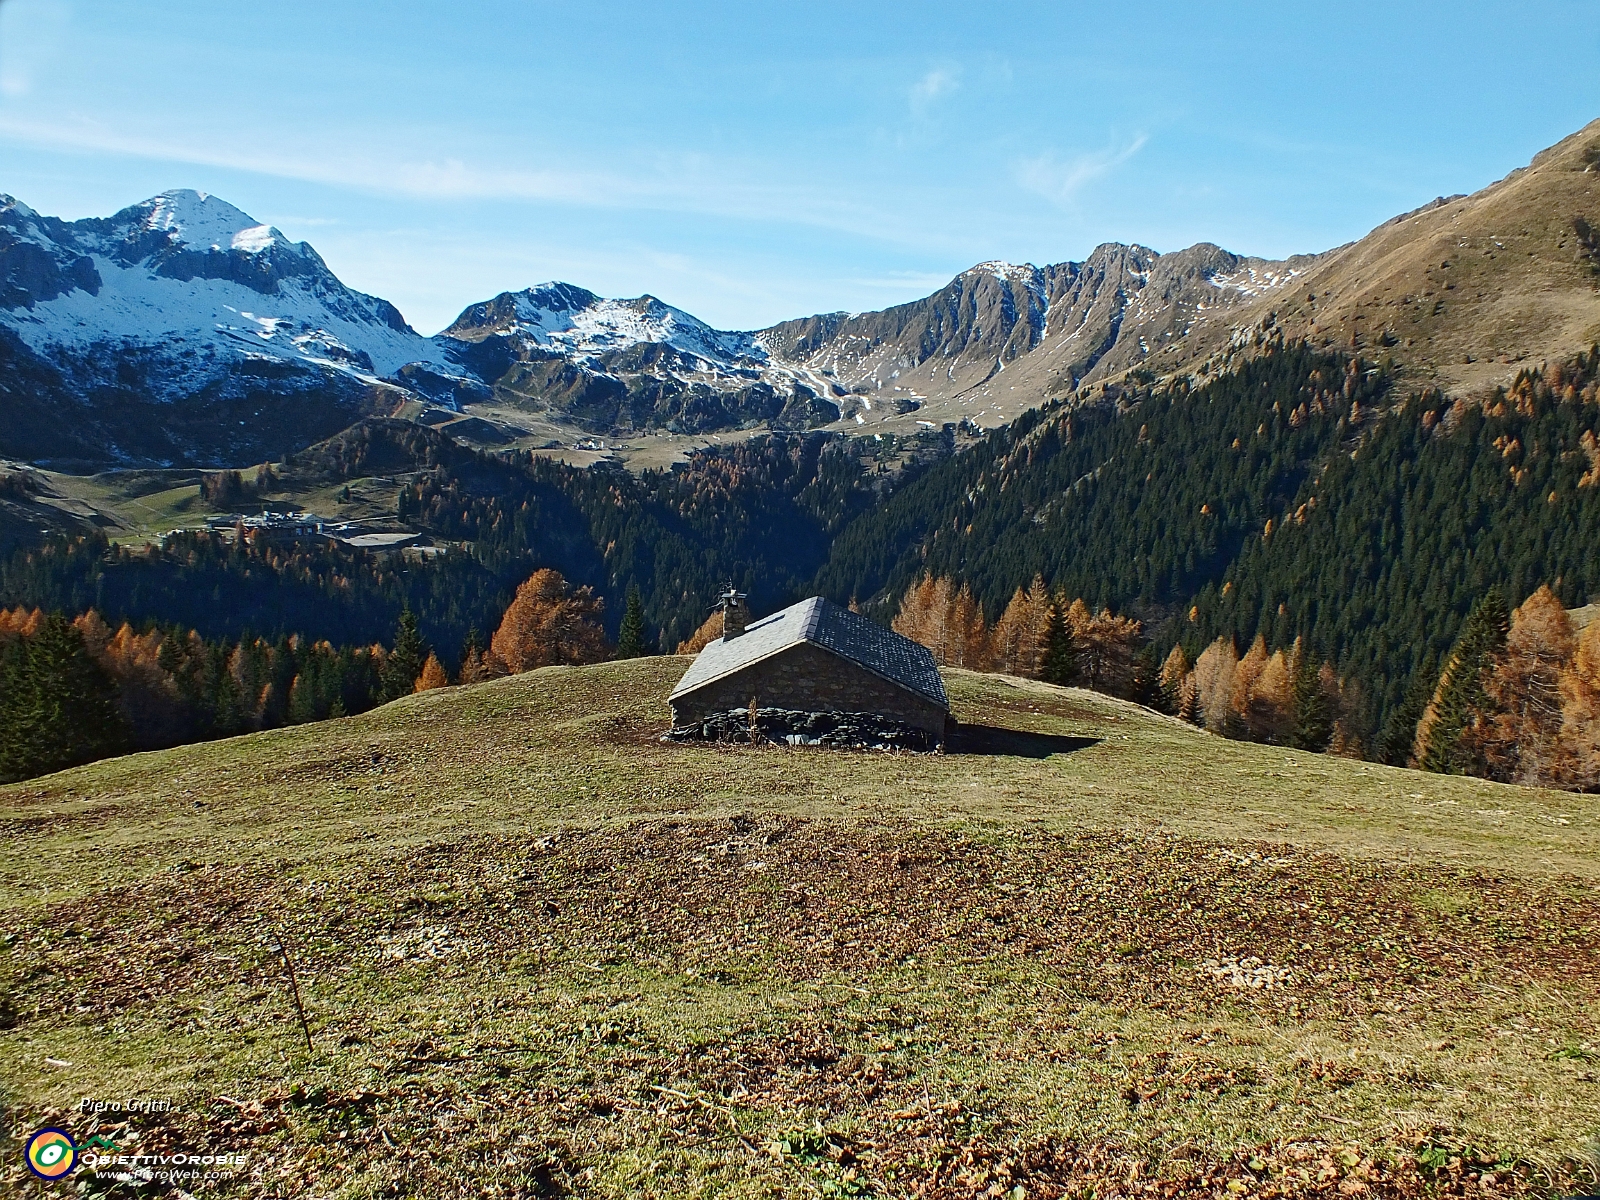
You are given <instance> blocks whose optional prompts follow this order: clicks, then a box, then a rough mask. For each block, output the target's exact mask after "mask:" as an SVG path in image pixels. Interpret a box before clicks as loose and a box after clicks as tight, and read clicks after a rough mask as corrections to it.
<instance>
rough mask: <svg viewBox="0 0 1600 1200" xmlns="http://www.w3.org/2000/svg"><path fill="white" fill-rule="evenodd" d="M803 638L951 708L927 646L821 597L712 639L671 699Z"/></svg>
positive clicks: (788, 646) (796, 644) (742, 667)
mask: <svg viewBox="0 0 1600 1200" xmlns="http://www.w3.org/2000/svg"><path fill="white" fill-rule="evenodd" d="M802 642H811V643H813V644H814V645H818V646H821V647H822V648H823V649H825V650H831V651H833V653H835V654H837V655H839V656H840V657H841V658H845V659H848V660H849V661H851V662H853V663H855V664H856V665H857V666H861V667H865V668H866V669H867V670H869V671H871V672H872V673H873V674H875V675H881V676H883V677H884V678H885V679H887V680H888V681H889V682H890V683H895V684H898V685H900V686H901V687H903V688H905V689H906V690H907V691H910V692H915V693H916V694H917V695H919V696H922V697H924V698H926V699H928V700H931V701H933V703H935V704H937V705H939V707H941V708H944V709H948V708H949V707H950V700H949V698H948V697H946V695H945V694H944V681H943V680H942V679H940V678H939V668H938V666H937V665H936V664H935V663H934V661H933V652H932V651H931V650H929V649H928V648H927V647H926V646H919V645H918V644H917V643H916V642H913V641H912V640H911V639H910V638H908V637H906V636H905V635H904V634H900V633H896V632H895V631H894V630H892V629H885V628H884V627H883V626H882V625H879V624H878V623H877V622H876V621H869V620H868V619H867V618H866V617H863V616H861V615H860V614H859V613H853V612H851V611H850V610H849V609H844V608H840V607H839V606H838V605H837V604H834V603H832V602H831V601H828V600H824V599H823V598H822V597H821V596H813V597H811V599H809V600H802V601H801V602H800V603H799V604H792V605H790V606H789V607H788V608H786V609H784V610H783V611H781V612H775V613H773V614H772V615H771V616H770V617H762V618H761V620H759V621H751V622H750V624H749V625H747V626H745V631H744V632H743V633H742V634H740V635H739V636H738V637H736V638H733V639H732V640H728V639H726V638H718V639H717V640H716V641H714V642H712V643H711V644H710V645H708V646H707V647H706V648H705V649H704V650H702V651H700V654H699V657H697V658H696V659H695V660H694V662H693V663H692V664H690V666H689V670H688V671H687V672H685V673H684V676H683V678H682V679H681V680H679V681H678V686H677V687H675V688H673V689H672V696H671V699H673V700H676V699H677V698H678V697H679V696H683V695H686V694H687V693H689V692H692V691H694V690H695V689H696V688H699V687H702V686H704V685H705V684H708V683H711V682H712V681H713V680H717V679H721V678H723V677H724V676H726V675H731V674H733V673H734V672H735V671H742V670H743V669H744V668H746V667H748V666H750V665H751V664H752V663H757V662H760V661H761V660H762V659H764V658H769V657H771V656H772V655H774V654H777V653H779V652H781V651H783V650H788V649H789V648H790V647H792V646H798V645H799V644H800V643H802Z"/></svg>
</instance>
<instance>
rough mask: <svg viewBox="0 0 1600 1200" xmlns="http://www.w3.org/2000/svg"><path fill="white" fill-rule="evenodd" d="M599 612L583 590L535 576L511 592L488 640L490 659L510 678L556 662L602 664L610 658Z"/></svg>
mask: <svg viewBox="0 0 1600 1200" xmlns="http://www.w3.org/2000/svg"><path fill="white" fill-rule="evenodd" d="M604 608H605V601H604V600H602V599H600V598H599V597H598V596H596V595H595V594H594V593H593V592H592V591H591V590H590V589H589V588H588V587H580V588H577V589H573V588H570V587H569V586H568V585H567V581H566V580H565V579H564V578H562V575H561V572H560V571H555V570H551V569H550V568H548V567H546V568H544V569H542V570H538V571H535V572H534V573H533V574H532V575H530V576H529V577H528V579H527V580H526V581H525V582H524V583H523V584H522V586H520V587H519V588H517V595H516V598H515V599H514V600H512V601H511V605H510V607H508V608H507V609H506V613H505V616H504V617H503V618H502V619H501V621H500V628H499V629H497V630H495V634H494V637H493V638H492V639H490V642H489V654H490V657H491V658H492V659H494V660H496V666H497V667H499V668H502V669H503V670H504V671H506V672H510V673H511V674H513V675H516V674H520V673H521V672H523V671H531V670H533V669H534V668H536V667H548V666H554V665H555V664H557V663H566V664H568V665H574V666H575V665H578V664H581V663H594V662H604V661H605V660H606V659H608V658H610V657H611V645H610V643H608V642H607V641H606V634H605V630H604V629H603V628H602V627H601V625H600V620H599V618H600V614H601V612H602V611H603V610H604Z"/></svg>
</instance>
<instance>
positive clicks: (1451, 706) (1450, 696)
mask: <svg viewBox="0 0 1600 1200" xmlns="http://www.w3.org/2000/svg"><path fill="white" fill-rule="evenodd" d="M1510 628H1511V613H1510V610H1509V609H1507V607H1506V602H1505V597H1504V596H1502V595H1501V594H1500V589H1499V588H1498V587H1491V588H1489V590H1488V591H1486V592H1485V593H1484V594H1483V597H1482V598H1481V599H1480V600H1479V601H1478V602H1477V604H1475V605H1473V607H1472V611H1471V612H1470V613H1468V614H1467V620H1466V623H1465V624H1464V625H1462V627H1461V636H1460V637H1459V638H1457V639H1456V644H1455V648H1454V649H1453V650H1451V651H1450V657H1449V658H1448V659H1446V660H1445V667H1444V671H1443V672H1442V673H1441V675H1440V683H1439V688H1438V690H1437V692H1436V696H1437V700H1436V701H1435V704H1434V721H1433V725H1432V726H1431V727H1430V728H1429V730H1428V743H1427V745H1426V746H1425V747H1424V748H1423V751H1422V762H1421V763H1420V764H1419V765H1420V766H1421V767H1422V768H1423V769H1424V770H1426V771H1437V772H1439V773H1440V774H1442V775H1450V774H1455V773H1458V772H1460V771H1461V770H1462V769H1463V768H1464V766H1465V765H1466V764H1465V763H1464V762H1463V761H1462V755H1461V746H1460V742H1461V731H1462V730H1463V729H1465V728H1466V726H1467V722H1468V721H1469V720H1471V718H1472V713H1473V710H1474V709H1476V708H1477V707H1478V706H1479V705H1480V704H1482V703H1483V698H1484V693H1483V672H1484V669H1485V668H1486V667H1488V665H1489V660H1490V659H1491V658H1492V657H1493V656H1494V655H1495V654H1496V653H1497V652H1498V651H1499V650H1500V649H1501V647H1503V646H1504V645H1505V644H1506V633H1507V632H1508V631H1509V630H1510Z"/></svg>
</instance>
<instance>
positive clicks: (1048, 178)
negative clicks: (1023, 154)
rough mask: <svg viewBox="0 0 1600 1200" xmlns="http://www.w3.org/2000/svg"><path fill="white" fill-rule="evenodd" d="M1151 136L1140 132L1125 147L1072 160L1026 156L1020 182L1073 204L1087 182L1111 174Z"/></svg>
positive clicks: (1018, 172)
mask: <svg viewBox="0 0 1600 1200" xmlns="http://www.w3.org/2000/svg"><path fill="white" fill-rule="evenodd" d="M1149 140H1150V139H1149V138H1148V137H1147V136H1145V135H1144V134H1142V133H1141V134H1140V135H1139V136H1138V137H1135V138H1134V139H1133V140H1132V141H1129V142H1127V143H1126V144H1125V145H1122V146H1113V147H1110V148H1107V149H1105V150H1097V151H1095V152H1093V153H1091V154H1079V155H1076V156H1075V157H1072V158H1068V159H1065V160H1063V159H1060V158H1057V157H1056V156H1055V155H1054V154H1041V155H1039V156H1038V157H1035V158H1024V159H1021V160H1020V161H1019V162H1018V163H1017V164H1016V179H1017V183H1018V184H1019V185H1021V186H1022V187H1024V188H1026V189H1027V190H1028V191H1030V192H1036V193H1037V194H1039V195H1041V196H1043V197H1044V198H1045V199H1047V200H1051V201H1054V202H1055V203H1057V204H1067V203H1070V202H1071V201H1072V200H1073V199H1074V198H1076V196H1077V194H1078V193H1079V192H1080V191H1082V190H1083V188H1084V186H1085V185H1086V184H1089V183H1092V182H1094V181H1095V180H1096V179H1100V178H1102V177H1103V176H1106V175H1109V174H1110V173H1111V172H1112V171H1114V170H1116V169H1117V168H1118V167H1120V166H1121V165H1122V164H1123V163H1125V162H1127V161H1128V160H1129V159H1131V158H1132V157H1133V156H1134V155H1135V154H1137V153H1139V151H1140V150H1142V149H1143V148H1144V144H1145V143H1146V142H1147V141H1149Z"/></svg>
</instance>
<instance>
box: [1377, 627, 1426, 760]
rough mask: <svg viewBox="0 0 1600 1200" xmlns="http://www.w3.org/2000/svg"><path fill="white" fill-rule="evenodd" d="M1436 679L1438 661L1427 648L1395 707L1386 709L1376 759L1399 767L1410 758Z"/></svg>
mask: <svg viewBox="0 0 1600 1200" xmlns="http://www.w3.org/2000/svg"><path fill="white" fill-rule="evenodd" d="M1438 683H1439V662H1438V659H1436V658H1435V657H1434V655H1433V652H1432V651H1429V652H1428V654H1427V656H1426V657H1424V658H1423V660H1422V665H1421V666H1420V667H1418V668H1417V673H1416V674H1415V675H1414V676H1413V677H1412V680H1411V684H1410V686H1409V687H1407V688H1406V692H1405V697H1404V698H1403V699H1402V700H1401V701H1400V705H1399V707H1398V708H1396V709H1394V710H1393V711H1392V712H1390V713H1389V715H1388V717H1387V718H1385V720H1384V722H1383V729H1382V730H1381V731H1380V732H1379V734H1378V761H1380V762H1385V763H1388V764H1389V765H1390V766H1391V767H1403V766H1405V765H1406V764H1407V763H1409V762H1410V761H1411V752H1412V750H1413V749H1415V747H1416V742H1417V722H1418V721H1420V720H1422V713H1423V710H1424V709H1426V708H1427V707H1428V700H1429V698H1431V697H1432V695H1433V692H1434V689H1435V688H1436V687H1437V686H1438Z"/></svg>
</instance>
